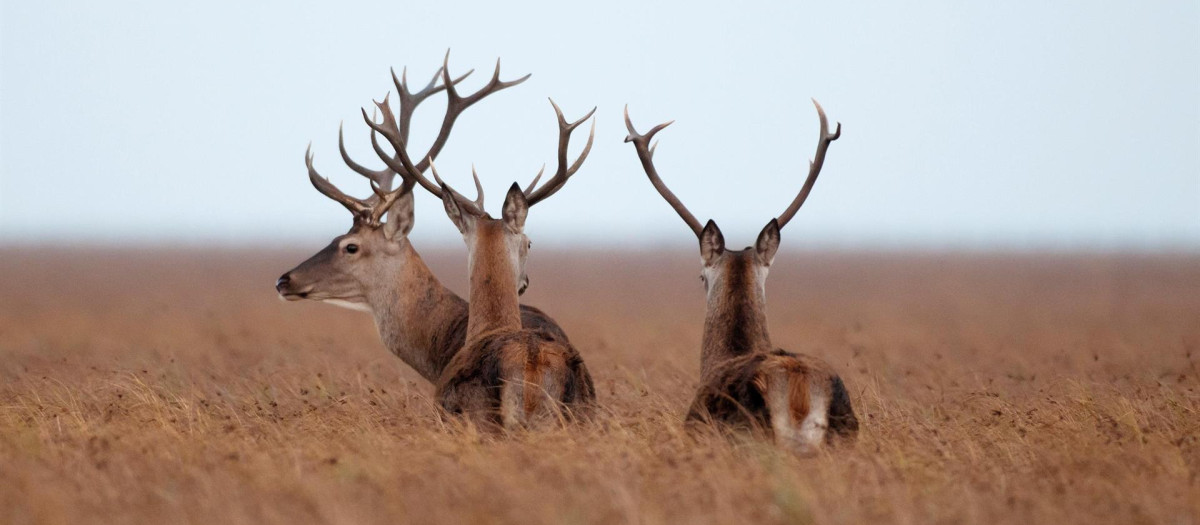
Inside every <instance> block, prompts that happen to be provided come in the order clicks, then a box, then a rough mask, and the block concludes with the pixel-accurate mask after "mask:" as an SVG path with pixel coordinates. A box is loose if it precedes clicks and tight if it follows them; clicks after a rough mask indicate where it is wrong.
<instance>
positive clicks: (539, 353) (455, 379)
mask: <svg viewBox="0 0 1200 525" xmlns="http://www.w3.org/2000/svg"><path fill="white" fill-rule="evenodd" d="M443 75H445V73H444V72H443ZM452 89H453V88H450V90H452ZM550 104H551V105H552V106H553V107H554V112H555V114H556V115H557V117H558V127H559V134H558V169H557V171H556V172H555V174H554V176H553V177H551V178H550V180H548V181H547V182H546V183H545V184H544V185H542V186H540V187H538V186H537V183H538V180H540V179H541V176H542V172H539V173H538V175H537V177H535V178H534V180H533V182H532V183H531V184H530V185H529V187H528V188H527V189H525V190H524V191H522V190H521V188H520V187H519V186H518V185H517V184H516V183H514V184H513V185H512V187H511V188H510V189H509V190H508V194H507V196H506V197H505V199H504V206H503V208H502V214H501V217H500V218H499V219H494V218H492V217H491V216H490V215H488V214H487V212H485V211H484V207H483V192H482V189H481V188H480V186H479V178H478V176H476V177H475V184H476V191H477V193H478V197H477V198H476V200H474V201H472V200H470V199H467V198H466V197H463V196H462V195H461V194H460V193H458V192H457V191H454V190H453V189H451V188H450V186H448V185H446V183H445V182H444V181H442V179H441V177H440V176H439V175H438V172H437V168H436V167H435V166H433V164H432V163H430V168H431V170H432V171H433V176H434V179H435V180H436V181H437V184H436V185H435V184H434V183H432V182H430V181H429V180H428V179H426V178H425V177H424V176H423V175H421V173H420V170H417V169H415V167H414V166H413V165H412V161H411V160H410V159H408V158H407V157H406V155H405V154H403V153H401V155H399V157H400V161H401V165H400V166H397V168H403V169H404V170H405V171H406V172H408V173H413V174H415V179H416V180H417V182H418V183H420V184H421V186H422V187H424V188H425V189H426V190H427V191H429V192H430V193H432V194H434V195H435V196H437V197H439V198H441V199H442V204H443V205H444V206H445V208H446V214H447V215H448V216H449V217H450V220H451V221H452V222H453V223H454V225H455V226H456V227H458V230H459V232H461V233H462V235H463V240H464V241H465V242H466V244H467V250H468V258H467V266H468V271H469V274H470V296H469V298H468V303H469V307H468V310H469V311H470V315H469V317H468V318H469V320H468V322H467V337H466V342H465V343H464V346H463V349H462V350H461V351H459V352H458V353H457V354H455V356H454V359H453V360H451V362H450V365H449V366H448V367H447V368H446V370H445V371H444V372H443V374H442V378H441V380H440V381H439V383H438V396H439V400H440V401H441V403H442V406H443V407H445V408H446V409H447V410H448V411H450V412H452V413H460V414H466V415H468V416H469V417H471V418H472V419H473V420H474V421H476V422H479V423H484V424H497V423H498V424H499V425H501V426H503V428H505V429H514V428H520V427H526V426H533V425H535V424H536V423H538V422H541V421H545V420H547V419H554V418H558V417H563V416H566V417H572V416H574V415H576V414H580V413H587V412H588V411H589V410H590V408H591V405H592V404H593V402H594V399H595V393H594V388H593V386H592V379H591V376H590V375H589V374H588V371H587V368H586V367H585V366H584V364H583V359H582V358H581V357H580V356H579V353H578V352H577V351H576V350H575V348H573V347H572V346H571V345H570V344H568V343H566V342H565V341H563V340H561V339H559V338H557V337H554V336H553V335H552V334H550V333H548V332H546V331H545V330H542V329H539V328H536V327H529V326H525V325H523V324H522V323H521V320H520V315H519V309H518V306H517V297H518V295H519V294H520V293H521V291H522V290H524V289H525V287H526V286H528V284H529V278H528V277H527V276H526V275H525V261H526V258H527V257H528V255H529V247H530V245H531V244H530V241H529V238H528V237H526V236H525V218H526V216H527V215H528V213H529V208H530V207H531V206H533V205H535V204H537V203H539V202H541V201H543V200H545V199H546V198H547V197H550V196H551V195H553V194H555V193H556V192H558V191H559V190H560V189H561V188H562V186H563V184H565V183H566V182H567V180H568V179H569V178H570V177H571V176H572V175H574V174H575V172H576V171H578V170H579V167H580V166H581V165H582V164H583V161H584V159H586V158H587V155H588V152H589V151H590V150H591V147H592V141H593V139H594V138H595V130H596V128H595V122H594V121H593V123H592V130H591V133H590V134H589V135H588V141H587V144H586V145H585V146H584V148H583V151H582V153H580V155H579V157H578V158H577V159H576V160H575V161H574V162H572V163H570V164H569V165H568V163H567V147H568V145H569V143H570V138H571V133H572V132H573V131H574V130H575V128H577V127H579V125H580V124H582V123H583V122H585V121H586V120H587V119H589V118H591V116H592V115H593V114H594V113H595V112H596V110H595V109H594V108H593V109H592V111H591V112H589V113H588V114H587V115H585V116H584V117H583V118H581V119H579V120H577V121H575V122H571V123H568V122H567V121H566V119H565V118H564V117H563V114H562V111H561V110H560V109H559V108H558V105H556V104H554V101H553V100H551V101H550ZM376 131H378V132H380V133H381V134H383V135H384V136H385V137H386V138H387V139H388V140H389V141H391V142H392V143H393V146H394V147H395V149H396V151H398V152H403V151H404V148H403V141H397V140H395V137H397V134H396V133H395V129H392V128H390V127H389V126H378V127H376ZM472 175H475V174H474V170H472Z"/></svg>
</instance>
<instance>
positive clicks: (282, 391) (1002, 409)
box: [0, 246, 1200, 524]
mask: <svg viewBox="0 0 1200 525" xmlns="http://www.w3.org/2000/svg"><path fill="white" fill-rule="evenodd" d="M316 248H318V247H317V246H312V249H313V250H315V249H316ZM669 251H671V252H672V253H670V254H652V253H625V254H615V255H614V254H604V255H601V254H597V253H590V254H589V253H548V252H544V251H542V252H539V251H535V252H534V253H533V254H532V256H531V258H530V267H529V273H530V275H531V277H532V287H531V288H530V292H529V293H528V294H527V296H526V299H527V301H528V302H529V303H530V304H534V305H536V306H539V307H543V308H544V309H546V310H547V311H548V312H549V313H551V315H553V316H555V318H556V319H558V321H559V322H560V323H561V324H562V325H563V326H564V328H566V330H567V332H568V333H569V334H570V336H571V338H572V340H573V342H574V343H575V344H576V346H577V347H578V348H579V349H580V351H581V352H582V353H583V355H584V358H585V359H586V360H587V362H588V365H589V367H590V368H591V370H592V374H593V376H594V377H595V379H596V384H597V390H598V395H599V399H600V403H601V404H602V411H601V412H602V413H601V415H600V416H599V417H597V418H596V420H595V421H594V422H591V423H588V424H585V425H583V426H578V427H565V428H553V429H549V430H545V431H539V432H530V433H521V434H518V435H513V436H508V437H496V436H489V435H480V434H479V433H476V432H472V431H471V430H470V429H469V428H464V427H463V426H462V425H460V424H458V423H457V422H455V421H447V422H443V421H442V420H441V419H440V418H439V415H438V411H437V409H436V407H435V404H434V402H433V400H432V387H431V386H430V385H429V384H428V383H426V382H424V381H422V380H421V379H420V378H419V377H418V376H417V375H416V374H415V373H413V372H412V371H411V370H409V369H408V368H407V367H406V366H405V365H404V364H403V363H401V362H400V361H399V360H398V359H396V358H395V357H393V356H392V355H391V354H389V353H388V352H387V351H386V350H385V349H384V348H383V347H382V345H381V344H380V343H379V340H378V337H377V335H376V333H375V331H374V326H373V324H372V322H371V320H370V318H369V317H368V316H366V315H364V314H361V313H357V312H351V311H348V310H343V309H339V308H335V307H332V306H328V305H322V304H309V303H290V304H285V303H283V302H280V301H279V300H277V299H276V297H275V294H274V291H273V290H272V283H273V281H274V279H275V277H277V276H278V275H279V274H280V273H282V272H283V271H284V270H286V269H288V268H290V267H291V266H292V265H294V264H295V263H297V262H299V261H300V260H301V259H302V258H303V257H305V256H306V255H308V254H307V253H300V252H291V253H284V252H265V251H258V252H254V251H237V250H224V251H217V252H213V251H211V250H209V251H205V250H199V249H194V250H182V251H167V250H142V251H137V250H125V251H62V250H36V251H29V250H19V249H15V248H8V249H5V250H0V522H6V523H77V522H104V523H150V522H192V523H310V522H311V523H390V522H416V523H432V522H442V523H472V522H495V523H530V524H540V523H586V524H590V523H701V524H703V523H735V522H737V523H742V522H751V523H866V522H887V523H1197V522H1198V521H1200V478H1198V476H1200V435H1198V430H1200V392H1198V391H1197V387H1198V386H1200V368H1198V366H1200V365H1198V363H1197V362H1198V361H1200V258H1197V257H1191V256H1137V255H999V254H993V255H962V254H958V255H947V254H934V253H928V254H908V255H905V254H890V255H885V254H864V253H797V252H787V251H785V252H784V253H782V254H780V256H779V257H778V258H777V259H776V264H775V266H774V268H773V269H772V274H771V278H770V279H769V280H768V283H767V286H768V297H769V306H770V323H771V331H772V336H773V338H774V340H775V343H776V345H778V346H780V347H783V348H787V349H790V350H793V351H800V352H807V353H811V354H815V355H817V356H820V357H823V358H825V359H827V360H828V361H830V362H831V363H832V364H833V365H834V366H835V367H836V368H838V369H839V370H840V371H841V372H842V374H843V377H844V378H845V380H846V385H847V386H848V388H849V389H850V391H851V396H852V398H853V401H854V403H855V408H856V410H857V412H858V414H859V418H860V420H861V421H862V432H861V434H860V436H859V439H858V441H857V442H856V443H854V444H852V445H848V446H843V447H840V448H837V449H834V450H827V451H824V452H822V453H821V454H819V455H818V456H817V457H814V458H797V457H792V456H789V455H787V454H783V453H780V452H778V451H776V450H775V449H774V448H773V447H771V446H767V445H764V444H762V443H760V442H758V441H756V440H754V439H747V438H733V439H726V438H723V437H720V436H718V435H716V434H714V433H712V432H708V431H704V430H703V429H701V431H699V432H691V433H689V432H688V431H687V430H686V428H685V426H684V425H683V423H682V421H681V415H682V414H683V412H684V410H685V409H686V407H687V404H688V402H689V400H690V396H691V394H692V389H693V388H694V387H695V384H696V381H697V375H698V363H699V361H698V354H699V341H700V327H701V324H702V320H703V311H704V304H703V303H704V301H703V292H702V287H701V285H700V283H699V281H698V280H697V275H698V274H699V262H698V257H697V256H696V254H695V253H693V251H692V250H689V249H685V248H679V249H672V250H669ZM426 255H427V257H426V259H427V261H429V263H430V266H431V267H432V268H434V269H435V271H436V272H437V273H438V274H439V276H441V277H443V279H444V280H445V282H446V283H447V284H448V285H450V286H451V287H452V288H453V289H455V290H457V291H459V292H462V291H464V288H463V282H464V280H465V279H464V278H465V273H466V272H465V269H464V264H463V261H461V260H460V259H464V258H465V257H463V255H462V253H461V250H454V251H448V252H446V253H435V254H428V253H427V254H426Z"/></svg>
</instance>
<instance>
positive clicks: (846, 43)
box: [0, 1, 1200, 250]
mask: <svg viewBox="0 0 1200 525" xmlns="http://www.w3.org/2000/svg"><path fill="white" fill-rule="evenodd" d="M0 5H2V7H0V9H2V11H0V18H2V22H0V24H2V25H0V29H2V36H0V46H2V51H0V53H2V54H0V56H2V59H0V65H2V67H0V242H13V241H20V242H28V241H43V242H63V243H79V242H89V243H106V242H110V241H122V242H130V241H137V242H158V241H167V242H173V243H196V242H212V241H216V242H233V243H247V242H251V243H252V242H260V241H261V242H269V243H271V244H282V245H287V246H310V245H311V246H312V247H313V248H314V249H315V248H316V247H317V244H319V243H321V242H324V241H325V240H327V239H328V238H329V237H331V236H333V235H335V234H338V233H341V232H342V231H344V230H345V228H346V227H347V226H348V223H349V216H348V214H347V213H346V212H345V211H344V210H343V209H342V208H341V207H340V206H338V205H337V204H335V203H333V202H332V201H329V200H327V199H325V198H324V197H322V196H320V195H319V194H317V192H316V191H314V190H313V189H312V187H311V186H310V185H309V183H308V181H307V180H306V176H305V171H304V164H303V154H304V147H305V145H306V144H307V143H308V142H309V141H310V140H311V141H313V143H314V149H315V152H316V163H317V166H318V168H319V169H320V170H321V171H322V173H324V174H325V175H328V176H330V177H331V178H332V179H333V180H334V182H335V183H337V184H338V185H339V186H341V187H342V188H343V189H344V190H346V191H347V192H351V193H357V194H359V195H362V194H365V193H366V192H367V191H368V190H367V187H366V186H365V184H363V179H361V178H359V177H358V176H357V175H354V174H353V173H351V172H350V171H349V170H347V169H346V168H345V167H344V166H343V165H342V164H341V161H340V159H339V158H338V155H337V126H338V122H339V121H341V120H343V119H344V120H345V121H346V126H347V132H348V140H349V142H350V144H349V146H350V149H351V152H352V153H356V156H357V157H359V158H360V159H361V160H363V161H364V162H366V161H372V159H373V154H371V152H370V148H369V145H368V143H367V141H366V138H367V134H366V133H365V132H364V129H365V128H364V127H363V125H362V124H361V121H360V120H359V117H358V108H359V107H360V106H363V105H367V104H369V103H370V100H371V98H372V97H375V98H379V97H381V96H382V95H383V94H384V93H386V92H387V91H388V90H390V89H392V86H391V82H390V79H389V77H388V67H389V66H395V67H396V68H397V69H399V68H400V67H402V66H404V65H408V66H409V72H410V75H411V77H413V78H419V79H421V80H424V79H425V78H427V75H430V74H432V72H433V71H434V70H435V69H436V67H437V66H438V65H439V62H440V60H441V57H442V53H443V52H444V51H445V49H446V48H447V47H450V48H453V53H452V56H451V67H452V68H453V70H454V71H458V72H463V71H466V70H467V69H469V68H476V69H478V70H481V71H479V73H477V74H476V76H475V77H474V78H473V79H472V80H473V81H474V83H472V84H470V87H475V86H478V85H479V83H481V82H482V81H483V77H486V75H487V74H486V71H488V70H490V66H491V64H492V62H493V61H494V59H495V58H496V57H497V56H500V57H503V59H504V72H505V77H506V78H511V77H515V76H519V75H523V74H525V73H533V77H532V78H531V79H530V80H529V81H528V82H526V83H525V84H523V85H521V86H519V87H517V88H514V89H511V90H509V91H506V92H503V93H501V94H498V95H496V96H494V97H492V98H489V99H488V100H486V101H484V102H483V103H481V104H480V105H478V106H476V107H474V108H471V109H470V110H468V112H467V113H466V114H465V115H464V117H463V118H462V119H461V120H460V122H459V124H458V126H457V127H456V130H455V132H454V134H453V136H452V137H451V140H450V145H449V147H448V148H447V149H446V150H445V151H444V153H443V154H442V156H441V158H440V160H439V162H438V166H439V168H440V171H442V172H443V173H444V174H446V175H447V178H449V179H451V180H452V181H453V182H456V183H457V184H458V185H459V186H463V187H469V186H470V184H469V183H468V180H469V169H470V164H471V163H472V162H474V163H476V165H477V166H478V167H479V170H480V173H481V175H482V177H483V179H484V183H485V187H486V188H487V190H488V194H489V197H490V206H491V207H492V208H495V207H496V206H498V205H499V203H500V200H501V199H502V195H503V192H504V190H505V189H506V188H507V186H508V185H509V184H510V183H511V182H512V181H513V180H514V179H518V180H520V181H522V182H525V181H527V180H528V179H529V177H530V176H531V175H532V174H533V173H534V172H536V171H537V168H538V166H540V165H541V164H542V163H543V162H550V163H551V169H552V168H553V151H554V146H555V125H554V120H553V112H552V111H551V109H550V107H549V104H548V103H547V102H546V97H547V96H553V97H554V98H555V100H556V101H558V102H559V104H560V105H561V106H562V107H563V109H564V111H565V112H566V113H567V114H568V116H575V115H581V114H583V113H584V112H586V111H587V110H588V109H590V108H591V107H592V106H593V105H597V106H599V111H598V112H597V119H598V124H597V130H596V146H595V148H594V150H593V152H592V155H591V158H590V159H589V160H588V162H587V163H586V164H585V165H584V167H583V169H582V170H580V172H579V173H578V175H576V177H575V178H574V179H573V180H572V181H571V182H570V183H569V185H568V186H567V187H566V188H564V189H563V191H561V192H560V193H559V194H558V195H556V196H555V197H554V198H552V199H550V200H548V201H546V202H545V203H543V204H541V205H539V206H537V207H536V208H534V210H533V211H532V212H531V215H530V219H529V230H530V235H531V236H532V237H533V238H534V239H536V240H539V241H542V242H540V243H539V244H540V245H542V246H547V247H549V246H552V243H555V244H557V245H558V246H561V247H567V246H572V245H583V244H590V243H596V242H605V243H610V244H617V243H620V244H625V243H632V244H646V243H652V242H659V241H677V242H679V243H684V242H687V243H691V242H693V240H692V238H691V234H690V232H689V231H688V230H687V229H686V227H685V226H684V225H683V223H682V222H681V221H680V220H679V219H678V218H677V217H676V216H675V215H674V213H673V212H672V211H671V210H670V208H669V207H668V206H667V205H666V204H665V203H664V202H663V201H662V200H661V199H660V198H659V197H658V195H657V194H656V193H655V192H654V190H653V189H652V187H651V186H650V184H649V183H648V182H647V181H646V178H645V175H644V174H643V173H642V171H641V169H640V166H639V164H638V162H637V159H636V157H635V155H634V151H633V147H632V146H630V145H628V144H624V143H622V138H623V137H624V136H625V131H624V126H623V124H622V122H621V108H622V106H623V105H624V104H625V103H629V104H630V107H631V111H632V114H633V116H634V120H635V122H636V123H637V124H639V126H640V127H641V128H642V129H645V128H647V127H649V126H651V125H653V124H655V123H657V122H660V121H664V120H669V119H675V120H676V121H677V123H676V124H675V125H674V126H672V127H671V128H669V129H667V130H666V131H664V132H663V133H662V134H661V135H660V138H661V140H662V144H661V146H660V148H659V153H658V155H657V157H656V162H657V164H658V167H659V170H660V172H661V173H662V175H663V178H664V180H666V182H667V183H668V184H669V185H670V186H671V187H672V188H673V189H674V190H675V192H676V193H677V194H678V195H679V196H680V197H681V198H682V199H683V201H684V202H685V203H687V205H688V206H689V207H690V208H691V209H692V211H693V212H694V213H695V214H696V215H697V216H698V217H700V218H701V220H704V219H706V218H710V217H711V218H714V219H716V220H717V221H718V223H720V224H721V225H722V227H723V229H724V230H725V233H726V237H727V238H728V239H729V241H730V244H732V245H742V244H747V243H749V242H750V241H751V240H752V239H753V236H754V234H755V233H757V232H758V230H759V228H761V226H762V225H763V224H764V223H765V222H766V221H767V220H768V219H769V218H770V217H772V216H774V215H776V214H778V213H780V212H781V211H782V210H783V208H784V207H785V206H786V205H787V203H788V202H789V201H790V200H791V198H792V196H793V195H794V193H795V191H796V190H797V189H798V188H799V186H800V184H801V182H802V181H803V176H804V171H805V166H806V163H807V159H808V158H809V157H810V156H811V155H812V150H813V147H814V144H815V138H816V132H817V119H816V114H815V112H814V111H813V109H812V106H811V103H810V102H809V97H816V98H817V99H818V100H820V101H821V103H822V104H823V105H824V106H825V108H826V111H827V112H828V114H829V116H830V118H831V119H834V120H840V121H841V122H842V123H843V125H844V134H843V137H842V139H841V140H839V141H838V142H836V143H834V144H833V146H832V147H831V149H830V153H829V160H828V161H827V163H826V166H825V171H824V172H823V174H822V177H821V179H820V181H819V182H818V183H817V187H816V189H815V191H814V192H813V195H812V197H811V198H810V199H809V201H808V204H807V205H806V206H805V207H804V209H802V210H801V211H800V213H799V214H798V216H797V218H796V220H795V221H794V222H793V223H792V224H791V225H789V227H788V228H786V229H785V230H784V239H785V245H786V246H788V247H790V248H803V247H806V246H807V247H815V246H846V247H872V246H883V247H904V246H923V247H928V246H934V247H937V246H952V247H953V246H958V247H985V248H986V247H991V246H1000V247H1018V248H1022V247H1041V248H1047V247H1048V248H1065V249H1071V248H1087V247H1101V248H1113V247H1116V248H1121V247H1124V248H1135V249H1161V248H1165V249H1181V248H1182V249H1192V250H1194V249H1197V248H1200V8H1198V7H1197V6H1198V5H1200V4H1197V3H1196V2H1194V1H1180V2H1127V3H1116V2H1104V3H1099V2H1091V1H1076V2H1062V1H1056V2H925V3H923V5H922V6H921V7H912V6H903V7H902V6H900V5H898V3H894V2H886V3H885V2H877V3H876V2H871V3H850V2H821V3H805V4H801V3H787V4H786V5H773V6H769V7H765V6H764V7H746V6H736V7H735V5H734V4H732V3H729V2H722V3H712V4H704V3H698V2H679V3H653V4H652V3H649V2H611V1H610V2H604V3H591V4H581V3H566V2H542V3H521V4H519V5H514V4H512V3H509V2H493V3H489V4H487V5H481V6H471V5H469V4H466V3H439V2H420V3H409V2H395V1H393V2H339V3H336V4H334V3H309V2H278V3H273V2H221V1H206V2H188V3H178V2H54V1H39V2H3V3H2V4H0ZM431 102H433V101H431ZM439 102H440V100H439ZM428 106H429V107H423V109H424V111H422V112H421V113H419V114H418V117H417V124H416V127H415V129H414V132H413V133H414V140H415V142H416V144H417V145H419V146H422V147H423V146H424V145H425V144H426V143H427V141H428V140H430V138H431V136H432V135H433V133H434V132H435V126H436V124H437V123H438V122H440V118H439V117H440V114H439V112H440V111H441V108H438V107H437V106H436V104H433V103H429V104H428ZM580 141H582V137H580ZM369 163H370V164H371V165H377V163H376V162H369ZM493 211H494V210H493ZM417 212H418V217H417V226H416V229H415V231H414V238H415V239H416V241H417V242H419V243H423V244H434V243H439V242H451V243H455V244H457V243H459V242H460V241H458V239H457V234H456V233H455V232H453V229H452V226H451V225H450V222H449V220H448V219H446V217H445V215H444V213H443V212H442V211H441V209H440V205H439V204H438V203H437V202H436V201H435V200H434V199H433V198H431V197H430V196H428V195H419V196H418V208H417Z"/></svg>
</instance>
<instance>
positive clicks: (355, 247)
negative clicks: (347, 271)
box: [343, 244, 358, 253]
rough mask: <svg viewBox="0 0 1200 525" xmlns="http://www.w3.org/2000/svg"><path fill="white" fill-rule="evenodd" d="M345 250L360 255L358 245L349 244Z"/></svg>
mask: <svg viewBox="0 0 1200 525" xmlns="http://www.w3.org/2000/svg"><path fill="white" fill-rule="evenodd" d="M343 249H344V250H346V253H358V245H357V244H347V245H346V247H345V248H343Z"/></svg>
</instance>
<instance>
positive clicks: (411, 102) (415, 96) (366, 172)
mask: <svg viewBox="0 0 1200 525" xmlns="http://www.w3.org/2000/svg"><path fill="white" fill-rule="evenodd" d="M473 72H475V70H474V69H472V70H470V71H467V72H466V73H464V74H463V75H462V76H460V77H458V78H456V79H454V80H453V81H452V82H451V84H458V83H459V82H462V81H463V79H465V78H467V77H468V76H469V75H470V74H471V73H473ZM391 73H392V83H393V84H395V85H396V91H397V92H398V93H399V98H400V119H399V121H400V122H399V125H398V129H397V133H399V135H400V138H401V139H402V140H404V141H407V140H408V130H409V127H410V125H411V123H412V116H413V112H414V111H416V109H417V106H418V105H420V104H421V102H424V101H425V99H427V98H429V97H430V96H432V95H436V94H437V93H440V92H442V90H444V89H446V86H445V85H444V84H438V83H437V81H438V80H439V79H441V78H442V68H440V67H439V68H438V70H437V71H436V72H434V74H433V78H431V79H430V80H429V83H428V84H426V85H425V87H424V88H423V89H421V90H420V91H418V92H416V93H413V92H411V91H409V89H408V68H407V67H405V68H404V69H402V70H401V73H400V78H396V70H395V69H392V70H391ZM384 100H385V102H386V100H387V98H386V97H385V98H384ZM389 112H390V111H389ZM371 143H372V145H373V146H375V148H376V149H377V150H378V149H379V148H378V144H376V140H375V134H374V133H372V134H371ZM338 151H339V152H341V154H342V160H343V161H345V163H346V165H347V166H349V167H350V169H352V170H354V171H355V172H356V173H358V174H359V175H362V176H364V177H366V178H368V179H370V180H372V181H374V182H375V183H376V184H379V186H380V187H382V188H383V189H385V190H390V189H391V188H392V180H393V179H394V178H395V176H396V170H393V169H391V168H390V167H384V169H381V170H373V169H370V168H367V167H365V166H363V165H362V164H359V163H358V162H355V161H354V159H351V158H350V155H349V154H348V153H347V152H346V142H345V136H344V134H343V131H342V126H341V125H338ZM371 201H372V202H374V201H375V197H372V198H371Z"/></svg>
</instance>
